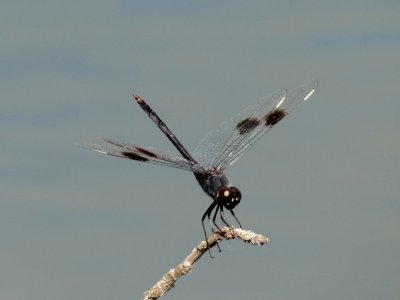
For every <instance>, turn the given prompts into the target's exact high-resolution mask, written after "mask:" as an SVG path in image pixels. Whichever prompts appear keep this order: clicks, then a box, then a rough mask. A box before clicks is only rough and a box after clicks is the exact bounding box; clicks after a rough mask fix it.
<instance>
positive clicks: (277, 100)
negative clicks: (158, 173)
mask: <svg viewBox="0 0 400 300" xmlns="http://www.w3.org/2000/svg"><path fill="white" fill-rule="evenodd" d="M317 87H318V80H313V81H311V82H309V83H307V84H305V85H302V86H300V87H298V88H296V89H294V90H293V91H291V92H288V91H287V90H286V89H281V90H278V91H276V92H274V93H272V94H270V95H268V96H266V97H264V98H262V100H260V101H259V102H258V103H256V104H254V105H251V106H249V107H247V108H246V109H244V110H243V111H242V112H240V113H239V114H238V115H236V116H234V117H233V118H231V119H230V120H229V121H226V122H223V123H222V124H221V125H220V126H219V127H217V128H216V129H214V130H212V131H211V132H209V133H208V134H207V135H206V136H205V137H204V138H203V139H202V140H201V141H200V143H199V145H198V146H197V147H196V148H195V150H194V152H193V155H191V154H190V153H189V152H188V151H187V150H186V148H185V147H184V146H183V145H182V143H181V142H180V141H179V140H178V138H177V137H176V135H175V134H174V133H173V132H172V131H171V130H170V129H169V128H168V127H167V125H166V124H165V122H164V121H163V120H162V119H161V118H160V117H159V116H158V115H157V113H156V112H155V111H154V110H153V109H152V108H151V107H150V106H149V105H148V104H147V102H146V101H145V100H144V99H143V98H142V97H141V96H139V95H135V94H134V95H133V97H134V99H135V100H136V102H137V104H138V105H139V106H140V107H141V108H142V109H143V111H144V112H145V113H146V114H147V115H148V116H149V117H150V119H151V120H152V121H153V122H154V123H155V124H156V125H157V126H158V128H159V129H160V130H161V131H162V133H163V134H164V135H165V136H166V137H167V138H168V139H169V140H170V142H171V143H172V144H173V145H174V147H175V148H176V149H177V150H178V152H179V153H180V155H177V154H173V153H170V152H167V151H163V150H159V149H155V148H151V147H143V146H138V145H133V144H126V143H122V142H119V141H117V140H114V139H104V141H105V143H106V144H105V145H84V147H85V148H87V149H89V150H93V151H95V152H98V153H101V154H105V155H109V156H115V157H120V158H125V159H129V160H134V161H140V162H145V163H152V164H157V165H163V166H168V167H173V168H177V169H182V170H186V171H190V172H192V173H193V174H194V177H195V178H196V180H197V182H198V183H199V185H200V186H201V188H202V189H203V191H204V192H205V193H206V194H207V195H208V196H210V197H211V199H212V202H211V204H210V205H209V206H208V208H207V209H206V211H205V212H204V213H203V215H202V217H201V223H202V227H203V232H204V235H205V237H206V242H207V233H206V228H205V225H204V223H205V221H206V219H207V220H208V222H209V224H210V226H211V230H212V231H213V232H214V228H216V229H220V227H219V225H218V224H217V216H219V219H220V221H222V223H223V224H225V225H226V226H228V227H231V225H230V223H229V222H228V221H227V220H226V218H225V216H224V211H225V210H227V211H229V212H230V214H231V215H232V216H233V218H234V219H235V220H236V222H237V224H238V225H239V227H242V225H241V223H240V222H239V219H238V218H237V216H236V215H235V213H234V210H233V209H234V208H235V207H236V206H237V205H238V204H239V203H240V200H241V198H242V194H241V192H240V190H239V188H238V187H236V186H234V185H231V184H230V182H229V180H228V178H227V176H226V175H225V173H224V171H225V169H226V168H227V167H228V166H230V165H232V164H233V163H235V162H236V161H237V160H238V159H239V158H240V157H241V156H242V155H243V154H244V153H245V152H246V151H247V150H248V149H249V148H250V146H252V145H253V144H254V143H255V142H256V141H258V140H259V139H260V138H261V137H262V136H263V135H264V134H265V133H267V132H268V131H269V130H271V129H272V128H273V127H275V126H276V125H277V124H278V123H279V122H280V121H281V120H283V119H284V118H286V117H287V116H288V115H289V114H291V113H292V112H293V111H294V110H295V109H296V108H297V107H298V106H299V105H300V104H302V103H304V102H306V101H307V100H308V99H309V98H310V97H311V95H312V94H313V93H314V92H315V90H316V88H317ZM218 212H219V214H218ZM210 255H211V253H210Z"/></svg>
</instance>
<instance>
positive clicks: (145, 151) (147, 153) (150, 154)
mask: <svg viewBox="0 0 400 300" xmlns="http://www.w3.org/2000/svg"><path fill="white" fill-rule="evenodd" d="M136 150H138V151H139V152H141V153H143V154H144V155H147V156H149V157H156V156H157V155H155V154H154V153H153V152H151V151H149V150H146V149H143V148H140V147H136Z"/></svg>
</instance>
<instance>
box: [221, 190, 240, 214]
mask: <svg viewBox="0 0 400 300" xmlns="http://www.w3.org/2000/svg"><path fill="white" fill-rule="evenodd" d="M241 198H242V193H241V192H240V190H239V189H238V188H237V187H235V186H223V187H222V188H220V189H219V191H218V194H217V198H216V200H217V202H218V203H221V204H222V205H223V206H224V207H225V208H226V209H229V210H231V209H234V208H235V206H236V205H238V204H239V202H240V199H241Z"/></svg>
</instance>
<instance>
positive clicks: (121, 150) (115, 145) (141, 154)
mask: <svg viewBox="0 0 400 300" xmlns="http://www.w3.org/2000/svg"><path fill="white" fill-rule="evenodd" d="M104 141H106V142H107V143H108V145H105V146H101V145H82V147H83V148H86V149H89V150H92V151H96V152H98V153H101V154H105V155H110V156H116V157H121V158H126V159H131V160H136V161H141V162H146V163H152V164H157V165H163V166H168V167H173V168H177V169H182V170H186V171H191V172H198V173H206V170H204V168H202V167H201V166H200V165H197V164H194V163H192V162H190V161H188V160H186V159H185V158H183V157H181V156H179V155H174V154H171V153H168V152H166V151H162V150H158V149H154V148H150V147H141V146H136V145H131V144H125V143H120V142H118V141H116V140H111V139H104Z"/></svg>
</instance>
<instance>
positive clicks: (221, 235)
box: [144, 227, 268, 300]
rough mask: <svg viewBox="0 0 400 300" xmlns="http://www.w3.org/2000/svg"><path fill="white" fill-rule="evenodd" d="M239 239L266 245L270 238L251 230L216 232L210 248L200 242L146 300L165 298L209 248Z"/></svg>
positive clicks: (230, 229)
mask: <svg viewBox="0 0 400 300" xmlns="http://www.w3.org/2000/svg"><path fill="white" fill-rule="evenodd" d="M235 238H239V239H241V240H242V241H244V242H245V243H249V244H252V245H264V244H265V243H268V238H267V237H266V236H264V235H262V234H258V233H254V232H252V231H250V230H244V229H241V228H230V227H224V228H222V229H221V230H220V231H216V232H214V233H213V234H212V235H210V237H209V238H208V247H207V243H206V241H202V242H200V243H199V244H198V245H197V246H196V248H194V249H193V250H192V252H191V253H190V254H189V255H188V256H187V257H186V258H185V259H184V260H183V262H181V263H180V264H179V265H178V266H176V267H175V268H174V269H170V270H169V271H168V272H167V273H166V274H165V275H164V276H163V277H162V278H161V279H160V281H158V282H157V283H156V284H155V285H154V286H153V287H152V288H151V289H150V290H148V291H147V292H145V293H144V294H145V297H144V300H155V299H158V298H160V297H161V296H163V295H164V294H165V293H166V292H168V291H169V290H170V289H171V288H173V287H174V284H175V282H176V281H177V280H178V279H179V278H180V277H182V276H184V275H186V274H187V273H188V272H189V271H190V270H191V269H192V268H193V266H194V264H195V263H196V261H197V260H199V259H200V257H201V256H202V255H203V254H204V253H206V252H207V250H208V248H210V249H211V248H212V247H214V246H215V245H216V244H217V243H218V242H220V241H221V240H222V239H226V240H231V239H235Z"/></svg>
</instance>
